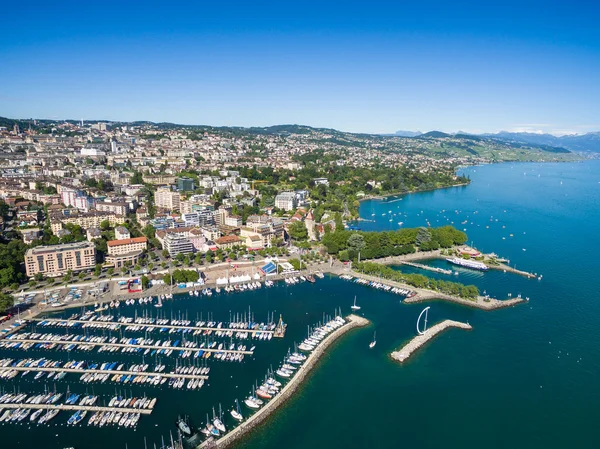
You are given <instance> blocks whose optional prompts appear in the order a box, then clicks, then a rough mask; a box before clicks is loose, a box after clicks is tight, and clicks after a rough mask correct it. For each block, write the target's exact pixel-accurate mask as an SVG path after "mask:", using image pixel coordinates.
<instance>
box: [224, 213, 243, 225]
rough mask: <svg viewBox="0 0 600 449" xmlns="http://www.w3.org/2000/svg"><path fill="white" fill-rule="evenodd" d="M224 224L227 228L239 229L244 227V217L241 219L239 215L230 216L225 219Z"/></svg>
mask: <svg viewBox="0 0 600 449" xmlns="http://www.w3.org/2000/svg"><path fill="white" fill-rule="evenodd" d="M224 224H225V225H226V226H233V227H237V228H239V227H240V226H242V217H240V216H239V215H229V216H227V217H225V223H224Z"/></svg>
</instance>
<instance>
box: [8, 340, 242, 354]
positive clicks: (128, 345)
mask: <svg viewBox="0 0 600 449" xmlns="http://www.w3.org/2000/svg"><path fill="white" fill-rule="evenodd" d="M10 341H11V342H14V343H17V342H19V343H43V344H55V345H57V346H69V345H76V346H79V345H81V346H88V347H90V346H106V347H109V348H139V349H156V350H162V349H164V350H165V351H169V350H172V351H190V352H200V351H202V352H203V353H206V352H215V353H223V354H244V355H252V354H253V351H239V350H237V349H217V348H185V347H183V346H156V345H139V344H137V345H135V344H132V343H108V342H105V343H100V342H93V341H75V340H69V341H60V340H48V339H31V338H24V339H13V340H10ZM7 349H11V348H7Z"/></svg>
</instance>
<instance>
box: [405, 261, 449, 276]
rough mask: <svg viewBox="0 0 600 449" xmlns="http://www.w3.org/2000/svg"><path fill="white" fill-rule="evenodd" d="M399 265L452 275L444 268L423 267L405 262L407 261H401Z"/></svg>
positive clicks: (419, 264) (422, 265)
mask: <svg viewBox="0 0 600 449" xmlns="http://www.w3.org/2000/svg"><path fill="white" fill-rule="evenodd" d="M400 263H401V264H402V265H408V266H409V267H414V268H419V269H421V270H428V271H433V272H435V273H442V274H452V270H445V269H444V268H439V267H432V266H429V265H424V264H422V263H416V262H407V261H401V262H400Z"/></svg>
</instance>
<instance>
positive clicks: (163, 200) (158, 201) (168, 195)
mask: <svg viewBox="0 0 600 449" xmlns="http://www.w3.org/2000/svg"><path fill="white" fill-rule="evenodd" d="M179 203H180V197H179V193H178V192H173V191H171V189H168V188H162V187H161V188H158V189H156V192H154V204H155V205H156V207H164V208H165V209H169V210H179Z"/></svg>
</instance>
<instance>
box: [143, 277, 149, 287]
mask: <svg viewBox="0 0 600 449" xmlns="http://www.w3.org/2000/svg"><path fill="white" fill-rule="evenodd" d="M149 287H150V279H149V278H148V276H142V288H143V289H144V290H146V289H147V288H149Z"/></svg>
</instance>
